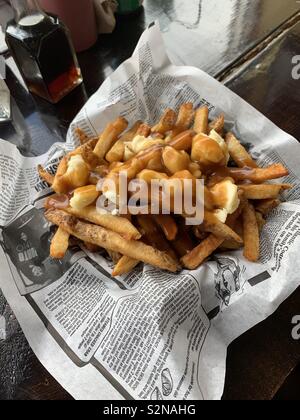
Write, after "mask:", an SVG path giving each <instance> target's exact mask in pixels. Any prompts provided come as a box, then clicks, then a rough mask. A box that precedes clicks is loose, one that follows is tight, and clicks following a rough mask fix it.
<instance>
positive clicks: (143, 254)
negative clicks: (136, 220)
mask: <svg viewBox="0 0 300 420" xmlns="http://www.w3.org/2000/svg"><path fill="white" fill-rule="evenodd" d="M45 217H46V219H47V220H48V221H49V222H51V223H53V224H55V225H57V226H60V227H61V228H62V229H64V230H65V231H67V232H68V233H69V234H70V235H73V236H75V237H76V238H78V239H80V240H82V241H84V242H90V243H92V244H95V245H98V246H100V247H101V248H105V249H107V250H110V251H114V252H119V253H120V254H122V255H126V256H127V257H130V258H132V259H136V260H138V261H142V262H144V263H146V264H150V265H153V266H154V267H158V268H160V269H162V270H169V271H171V272H176V271H178V269H179V265H178V263H177V262H176V261H174V260H173V259H172V258H171V257H170V256H169V255H168V254H166V253H164V252H161V251H158V250H157V249H155V248H153V247H151V246H148V245H145V244H144V243H143V242H139V241H132V240H131V241H129V240H126V239H124V238H123V237H122V236H120V235H119V234H117V233H115V232H112V231H108V230H107V229H104V228H102V227H100V226H96V225H91V224H88V223H84V222H81V221H80V220H79V219H77V218H74V217H72V216H70V215H68V214H67V213H65V212H64V211H62V210H48V211H47V212H46V214H45Z"/></svg>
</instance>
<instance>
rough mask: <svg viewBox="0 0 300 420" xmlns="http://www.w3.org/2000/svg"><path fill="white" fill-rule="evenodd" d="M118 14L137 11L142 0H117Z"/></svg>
mask: <svg viewBox="0 0 300 420" xmlns="http://www.w3.org/2000/svg"><path fill="white" fill-rule="evenodd" d="M118 3H119V7H118V12H119V13H130V12H134V11H135V10H137V9H138V8H139V7H140V6H141V5H142V3H143V0H118Z"/></svg>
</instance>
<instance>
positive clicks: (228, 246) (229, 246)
mask: <svg viewBox="0 0 300 420" xmlns="http://www.w3.org/2000/svg"><path fill="white" fill-rule="evenodd" d="M239 211H240V212H241V210H239ZM231 226H232V228H233V230H234V231H235V232H236V234H237V235H239V237H240V238H241V239H243V243H244V228H243V221H242V217H239V218H238V219H237V221H236V222H235V223H234V224H231ZM243 243H240V242H237V241H235V240H233V239H228V240H227V241H225V242H223V244H222V245H221V248H220V250H222V251H223V250H236V249H240V248H242V247H243Z"/></svg>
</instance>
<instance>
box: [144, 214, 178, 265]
mask: <svg viewBox="0 0 300 420" xmlns="http://www.w3.org/2000/svg"><path fill="white" fill-rule="evenodd" d="M137 222H138V225H139V227H140V230H141V233H142V234H143V238H144V239H145V240H146V242H147V243H148V244H149V245H151V246H153V247H154V248H157V249H158V250H159V251H163V252H165V253H167V254H168V255H170V257H171V258H173V259H174V260H175V261H176V259H177V257H176V254H175V252H174V250H173V249H172V248H171V245H170V244H169V243H168V241H166V239H165V237H164V236H163V234H162V233H161V232H160V231H159V230H158V228H157V226H156V224H155V222H154V219H153V217H152V216H150V215H139V216H137Z"/></svg>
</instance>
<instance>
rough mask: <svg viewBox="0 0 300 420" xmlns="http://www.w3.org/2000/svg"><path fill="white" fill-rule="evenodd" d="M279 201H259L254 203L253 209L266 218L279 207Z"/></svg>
mask: <svg viewBox="0 0 300 420" xmlns="http://www.w3.org/2000/svg"><path fill="white" fill-rule="evenodd" d="M280 204H281V201H280V200H278V199H277V198H275V199H271V200H261V201H259V202H258V203H255V209H256V210H257V211H258V212H259V213H261V214H262V215H263V216H267V215H268V214H269V213H270V212H271V211H272V210H274V209H276V207H278V206H280Z"/></svg>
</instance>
